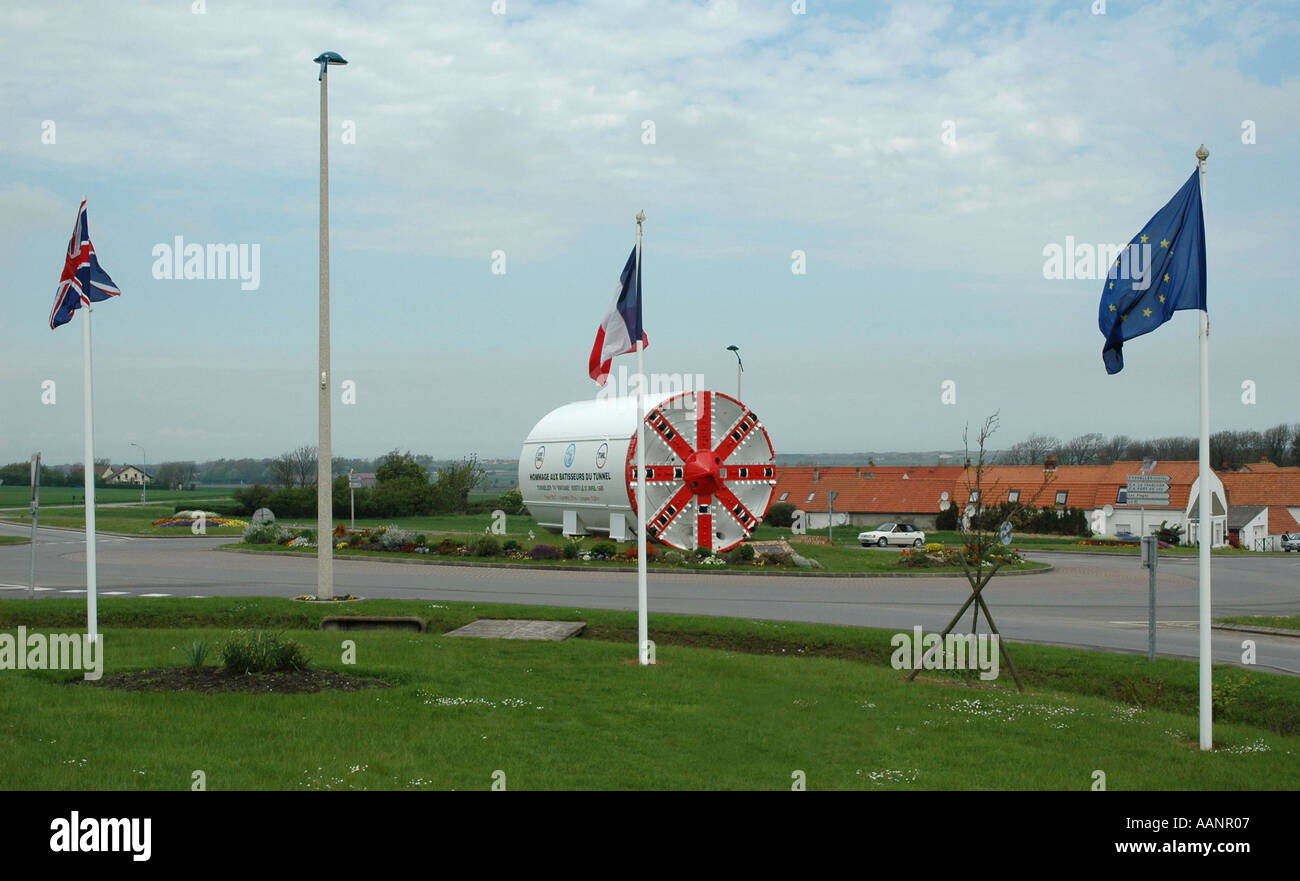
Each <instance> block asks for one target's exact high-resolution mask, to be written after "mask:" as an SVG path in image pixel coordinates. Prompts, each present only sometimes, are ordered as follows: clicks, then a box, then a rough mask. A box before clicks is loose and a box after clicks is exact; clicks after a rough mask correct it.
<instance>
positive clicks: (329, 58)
mask: <svg viewBox="0 0 1300 881" xmlns="http://www.w3.org/2000/svg"><path fill="white" fill-rule="evenodd" d="M312 61H314V62H316V63H317V64H319V65H320V76H318V77H316V79H317V80H323V79H324V78H325V68H326V67H327V66H328V65H331V64H347V63H348V62H347V60H346V59H345V58H344V57H343V56H342V55H340V54H339V53H337V52H322V53H321V54H319V55H317V56H316V57H315V58H313V59H312Z"/></svg>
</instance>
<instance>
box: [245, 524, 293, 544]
mask: <svg viewBox="0 0 1300 881" xmlns="http://www.w3.org/2000/svg"><path fill="white" fill-rule="evenodd" d="M291 538H293V533H291V532H290V531H289V530H287V529H285V528H284V527H283V526H280V525H279V524H276V523H250V524H248V525H247V526H245V527H244V535H243V541H244V543H245V544H250V545H278V544H281V543H283V542H286V541H288V540H289V539H291Z"/></svg>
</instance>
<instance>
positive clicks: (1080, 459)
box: [1060, 432, 1106, 465]
mask: <svg viewBox="0 0 1300 881" xmlns="http://www.w3.org/2000/svg"><path fill="white" fill-rule="evenodd" d="M1105 443H1106V439H1105V438H1104V437H1102V436H1101V435H1100V434H1097V433H1096V432H1093V433H1091V434H1081V435H1079V436H1078V437H1076V438H1074V439H1073V440H1069V441H1066V442H1065V443H1063V444H1061V449H1060V457H1061V464H1062V465H1097V464H1099V463H1100V455H1101V449H1102V447H1103V446H1104V445H1105Z"/></svg>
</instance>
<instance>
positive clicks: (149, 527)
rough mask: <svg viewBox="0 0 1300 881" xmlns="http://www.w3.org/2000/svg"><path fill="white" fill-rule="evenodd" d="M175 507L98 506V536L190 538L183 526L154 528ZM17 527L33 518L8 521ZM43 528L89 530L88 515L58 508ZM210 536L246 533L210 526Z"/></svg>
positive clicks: (46, 514)
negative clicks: (110, 533)
mask: <svg viewBox="0 0 1300 881" xmlns="http://www.w3.org/2000/svg"><path fill="white" fill-rule="evenodd" d="M175 507H176V503H175V502H165V503H163V504H159V505H154V504H149V505H138V506H132V507H130V508H112V507H104V506H102V505H96V506H95V529H96V531H98V532H121V533H125V534H128V535H160V536H188V535H191V534H192V533H191V532H190V530H189V528H187V527H182V526H154V525H153V522H154V521H155V520H161V519H163V518H164V517H171V516H172V514H173V513H174V511H173V509H174V508H175ZM5 519H8V520H10V521H11V522H17V523H28V524H30V523H31V516H30V515H26V516H22V517H7V518H5ZM39 525H41V526H58V527H63V528H65V529H81V530H84V529H85V528H86V511H85V509H84V508H55V509H51V510H42V511H41V515H40V522H39ZM207 529H208V532H207V534H208V535H234V536H238V535H240V534H241V533H242V532H243V528H242V527H235V526H215V525H212V524H209V525H208V527H207Z"/></svg>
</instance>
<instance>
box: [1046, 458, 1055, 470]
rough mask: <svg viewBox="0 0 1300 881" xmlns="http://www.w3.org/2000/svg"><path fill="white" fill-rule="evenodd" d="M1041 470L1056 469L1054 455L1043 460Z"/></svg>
mask: <svg viewBox="0 0 1300 881" xmlns="http://www.w3.org/2000/svg"><path fill="white" fill-rule="evenodd" d="M1043 470H1044V471H1055V470H1056V457H1055V456H1048V457H1047V458H1046V459H1044V460H1043Z"/></svg>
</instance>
